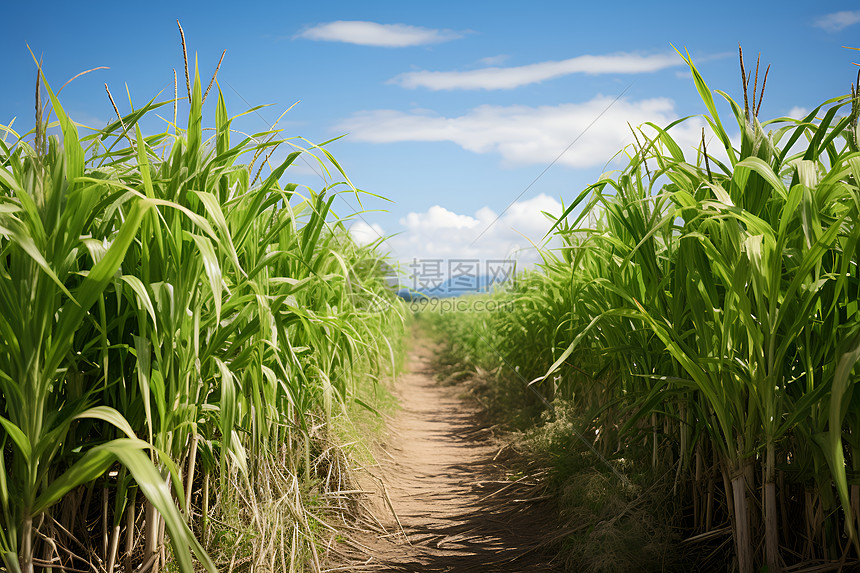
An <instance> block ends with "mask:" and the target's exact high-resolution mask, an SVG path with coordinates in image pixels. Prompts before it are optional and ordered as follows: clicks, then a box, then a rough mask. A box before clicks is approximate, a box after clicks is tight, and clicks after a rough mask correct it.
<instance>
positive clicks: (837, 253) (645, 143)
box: [428, 58, 860, 573]
mask: <svg viewBox="0 0 860 573" xmlns="http://www.w3.org/2000/svg"><path fill="white" fill-rule="evenodd" d="M687 63H688V64H689V69H690V71H691V72H692V75H693V79H694V81H695V85H696V88H697V90H698V92H699V94H700V96H701V99H702V102H703V104H704V108H705V109H704V110H703V111H705V118H706V120H707V123H708V126H709V128H710V129H709V131H708V133H711V132H712V133H713V134H714V135H715V138H714V141H715V143H712V144H711V145H710V146H708V147H705V132H704V131H703V132H702V144H700V146H699V149H698V151H697V152H696V151H693V152H690V151H684V150H683V149H682V148H681V147H680V146H679V145H678V144H677V143H676V142H675V140H674V139H673V127H675V126H676V125H677V124H680V123H682V120H681V121H679V122H676V124H672V125H666V126H657V125H650V126H642V128H640V129H639V130H637V133H636V136H637V141H638V144H637V145H635V146H634V147H633V148H632V149H628V150H627V151H628V155H629V163H628V165H627V166H626V167H625V168H624V169H623V170H622V171H621V172H619V173H617V174H614V175H611V176H606V177H605V178H601V179H600V180H599V181H597V182H596V183H594V184H593V185H591V186H589V187H588V188H586V189H584V190H583V191H582V192H581V193H580V194H579V195H578V196H576V197H574V198H573V200H572V201H571V202H570V204H569V205H568V206H567V207H566V210H565V212H564V213H563V214H562V215H561V216H560V217H558V218H557V220H556V221H555V224H554V226H553V231H552V232H553V233H554V235H555V236H556V237H557V238H559V239H560V240H561V241H562V243H563V247H562V248H561V249H560V250H558V251H547V252H544V253H543V263H542V264H541V265H540V266H539V268H538V269H537V270H535V271H532V272H529V273H526V274H524V275H522V276H521V277H520V278H519V281H518V283H517V284H516V286H515V287H512V288H510V289H508V290H507V291H503V292H499V293H496V294H495V295H489V296H493V297H495V298H497V299H498V301H497V304H499V305H501V304H502V303H506V304H507V305H508V306H509V308H510V309H511V310H510V311H509V312H483V313H479V312H466V313H456V312H451V313H436V314H435V315H434V314H432V313H428V314H429V315H430V316H429V317H428V320H430V321H431V323H432V324H433V325H434V326H435V328H437V329H438V330H440V331H441V332H443V333H445V335H446V338H447V339H448V340H450V341H452V342H451V344H450V347H449V352H450V353H451V354H452V355H453V357H454V359H455V360H458V361H460V362H462V363H465V364H467V365H471V366H472V367H479V368H480V369H481V370H482V371H483V372H485V373H486V372H490V373H492V374H491V376H490V378H491V379H492V380H493V382H492V383H491V386H493V387H494V388H495V389H494V392H495V393H496V395H497V402H499V403H501V404H502V405H504V402H505V401H507V402H508V408H509V410H510V409H511V408H512V406H511V403H519V404H523V403H524V402H523V398H524V397H526V398H527V397H528V396H527V395H528V391H527V390H526V389H525V388H526V386H527V385H530V386H531V387H532V388H533V389H536V390H537V391H539V392H540V393H541V394H542V395H543V396H545V397H546V398H548V399H549V400H554V401H556V403H557V404H570V407H571V408H573V411H574V412H576V417H575V419H576V420H577V424H576V425H575V426H574V427H573V429H572V432H576V433H577V434H578V435H579V436H580V437H582V436H587V441H588V442H589V445H593V447H594V448H596V452H597V451H599V455H600V456H601V457H603V458H604V459H603V461H601V460H599V459H597V458H595V461H594V463H595V464H596V465H597V466H601V465H602V463H603V462H605V463H607V464H608V465H609V466H611V468H612V469H614V470H615V471H616V473H618V470H619V469H620V470H621V471H622V472H627V473H628V474H629V477H630V479H632V480H634V481H636V480H637V479H638V480H639V482H640V483H638V484H634V485H639V486H641V485H642V484H643V483H645V482H647V481H648V480H649V479H653V478H654V476H657V475H668V476H669V481H670V486H671V490H672V492H673V493H674V494H675V499H674V501H673V503H674V504H676V506H677V515H678V516H680V517H678V522H677V523H676V525H677V526H679V527H681V528H682V531H683V532H684V536H685V537H694V536H700V537H699V538H700V539H707V538H709V534H710V533H713V535H711V536H710V537H711V538H716V536H717V535H719V534H721V533H723V534H725V533H729V534H731V536H732V538H733V545H734V550H735V554H736V556H737V566H738V568H739V570H740V571H741V572H743V573H748V572H752V571H761V570H764V569H762V567H764V566H767V568H768V569H767V570H769V571H771V572H773V571H777V570H782V568H783V567H785V566H786V565H788V566H793V565H796V564H799V563H807V564H809V563H820V562H824V561H827V560H832V561H834V562H836V563H837V564H838V563H839V561H840V560H842V562H843V563H844V560H845V559H846V558H848V557H850V556H853V557H852V558H855V559H856V555H857V549H858V547H860V544H858V537H857V532H858V528H860V522H858V519H860V481H858V478H860V441H858V429H860V394H857V393H855V392H854V388H855V385H856V383H857V381H858V374H857V371H856V369H855V365H856V364H857V362H858V358H860V314H858V297H860V267H858V263H860V259H858V256H860V251H858V239H860V148H858V139H860V131H858V109H860V100H858V98H857V95H856V89H857V86H854V87H853V93H852V94H851V95H848V96H843V97H837V98H834V99H831V100H829V101H826V102H824V103H823V104H821V105H820V106H818V107H817V108H815V109H814V110H812V111H810V112H809V113H808V115H807V116H806V117H805V118H803V119H801V120H796V119H789V118H777V119H774V120H771V121H760V119H759V117H758V115H757V108H758V106H759V105H760V102H761V97H762V95H761V92H762V91H763V90H764V82H763V75H764V74H763V73H762V72H763V70H762V71H761V72H760V70H759V69H758V68H756V69H755V76H754V77H753V74H752V73H751V71H749V70H748V71H747V72H746V80H747V82H748V85H747V86H745V89H744V101H743V102H735V101H733V100H732V99H731V98H729V96H728V95H726V94H725V93H723V92H713V91H712V90H711V88H710V87H709V86H708V85H707V84H706V83H705V80H704V79H703V78H702V76H701V75H700V74H699V72H698V71H697V69H696V67H695V66H694V64H693V62H692V61H691V60H689V58H687ZM742 65H743V63H742ZM715 93H716V94H718V95H717V96H716V97H722V98H724V99H725V100H726V101H727V102H728V103H729V104H730V106H731V109H732V111H733V117H730V118H726V117H720V116H719V115H718V114H717V111H716V106H715V103H714V97H715V95H714V94H715ZM728 122H734V123H736V124H737V126H738V128H739V130H740V140H739V141H732V140H731V139H730V137H729V135H728V133H729V132H728V131H727V128H728ZM714 148H717V149H719V151H720V154H717V153H715V149H714ZM719 155H723V156H724V157H725V159H724V160H722V161H720V160H719V159H718V158H719ZM577 213H578V215H577ZM532 398H533V397H532ZM533 401H534V400H533ZM539 408H540V405H539V404H537V403H536V404H535V407H534V408H533V410H537V409H539ZM565 411H568V410H565ZM509 417H511V415H510V414H509ZM514 417H515V416H514ZM577 426H578V427H577ZM571 435H572V434H571ZM631 464H632V466H631ZM623 468H627V469H623ZM603 469H604V470H608V469H609V468H606V467H604V468H603ZM609 475H610V477H611V478H612V479H613V480H616V479H618V480H620V483H617V484H616V485H618V487H622V486H624V485H630V484H629V480H628V478H626V477H625V476H624V475H621V474H619V475H618V476H613V475H612V473H611V472H610V473H609ZM625 481H626V484H625ZM727 526H730V529H729V528H728V527H727ZM709 551H710V550H709ZM837 567H838V565H837ZM607 570H609V569H607ZM618 570H621V569H618ZM630 570H633V569H630ZM809 570H813V569H809ZM815 570H822V571H823V570H825V568H822V569H815ZM826 570H830V569H826Z"/></svg>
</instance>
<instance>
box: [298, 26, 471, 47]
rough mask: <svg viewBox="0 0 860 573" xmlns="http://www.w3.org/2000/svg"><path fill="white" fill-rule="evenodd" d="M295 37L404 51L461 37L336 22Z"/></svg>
mask: <svg viewBox="0 0 860 573" xmlns="http://www.w3.org/2000/svg"><path fill="white" fill-rule="evenodd" d="M296 37H297V38H304V39H307V40H317V41H323V42H344V43H347V44H358V45H360V46H381V47H386V48H404V47H407V46H421V45H424V44H437V43H439V42H447V41H448V40H454V39H457V38H460V37H461V35H460V34H458V33H456V32H453V31H451V30H436V29H432V28H422V27H420V26H408V25H406V24H378V23H376V22H363V21H360V20H338V21H336V22H327V23H324V24H317V25H316V26H312V27H310V28H306V29H305V30H303V31H302V32H299V33H298V34H296Z"/></svg>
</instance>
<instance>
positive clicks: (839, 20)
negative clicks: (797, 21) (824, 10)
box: [813, 10, 860, 32]
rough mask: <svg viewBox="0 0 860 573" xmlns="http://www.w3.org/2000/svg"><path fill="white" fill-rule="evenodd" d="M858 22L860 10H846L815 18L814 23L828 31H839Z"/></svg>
mask: <svg viewBox="0 0 860 573" xmlns="http://www.w3.org/2000/svg"><path fill="white" fill-rule="evenodd" d="M858 22H860V10H844V11H842V12H833V13H832V14H826V15H824V16H819V17H818V18H816V19H815V22H814V23H813V25H814V26H816V27H817V28H822V29H824V30H826V31H828V32H838V31H839V30H842V29H844V28H847V27H848V26H853V25H854V24H857V23H858Z"/></svg>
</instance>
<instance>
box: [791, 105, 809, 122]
mask: <svg viewBox="0 0 860 573" xmlns="http://www.w3.org/2000/svg"><path fill="white" fill-rule="evenodd" d="M807 115H809V110H808V109H806V108H805V107H801V106H799V105H796V106H794V107H793V108H791V109H790V110H789V111H788V117H793V118H794V119H803V118H804V117H806V116H807Z"/></svg>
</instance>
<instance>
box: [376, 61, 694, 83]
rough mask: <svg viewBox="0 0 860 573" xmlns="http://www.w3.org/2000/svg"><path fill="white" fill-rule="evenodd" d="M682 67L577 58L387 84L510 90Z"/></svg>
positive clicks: (413, 75) (408, 76)
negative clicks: (561, 80)
mask: <svg viewBox="0 0 860 573" xmlns="http://www.w3.org/2000/svg"><path fill="white" fill-rule="evenodd" d="M682 65H685V64H684V61H683V60H682V59H681V58H680V57H678V55H677V54H653V55H650V56H644V55H640V54H626V53H620V54H610V55H605V56H590V55H585V56H578V57H575V58H570V59H567V60H560V61H549V62H539V63H536V64H528V65H525V66H516V67H509V68H500V67H489V68H481V69H477V70H468V71H453V72H431V71H425V70H420V71H415V72H407V73H405V74H400V75H399V76H396V77H394V78H393V79H391V80H390V83H395V84H399V85H401V86H403V87H405V88H418V87H423V88H428V89H431V90H457V89H461V90H479V89H480V90H501V89H513V88H517V87H520V86H525V85H528V84H534V83H539V82H543V81H546V80H550V79H553V78H558V77H561V76H567V75H570V74H591V75H596V74H641V73H647V72H656V71H658V70H662V69H664V68H669V67H673V66H682Z"/></svg>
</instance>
